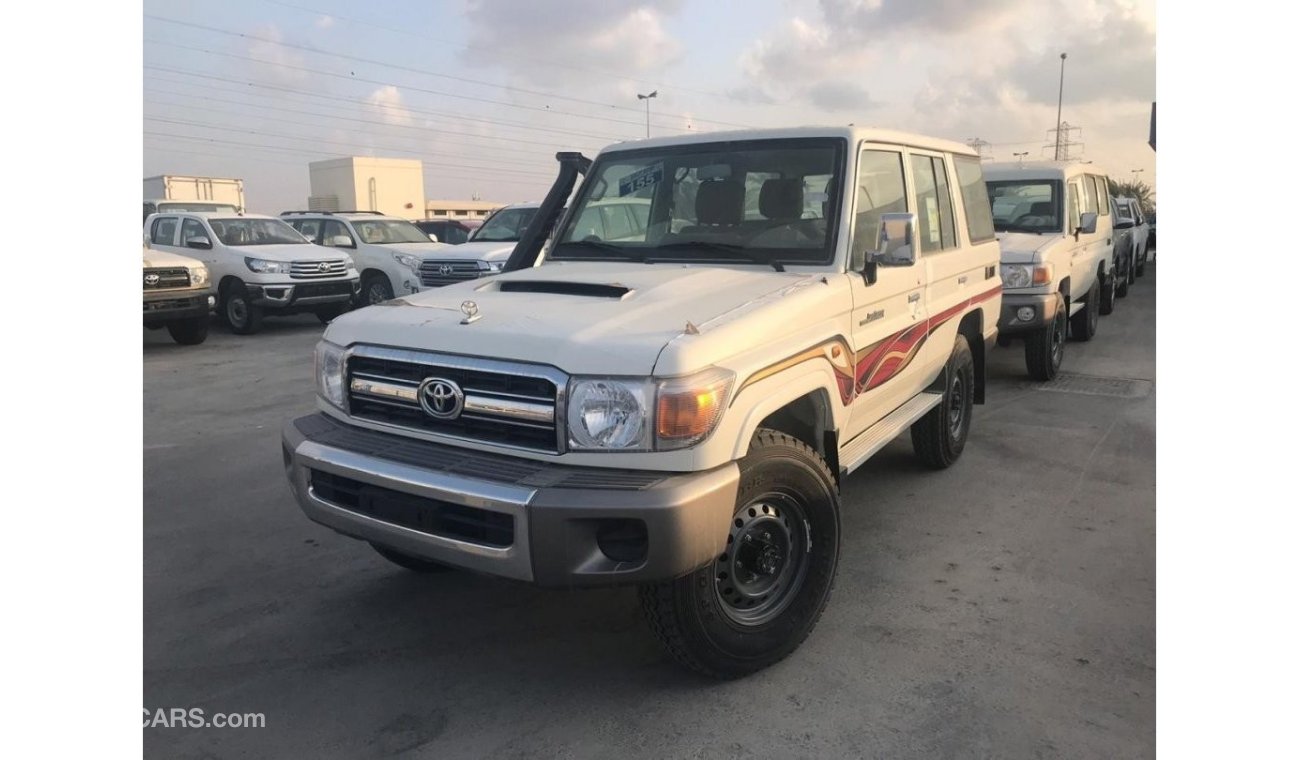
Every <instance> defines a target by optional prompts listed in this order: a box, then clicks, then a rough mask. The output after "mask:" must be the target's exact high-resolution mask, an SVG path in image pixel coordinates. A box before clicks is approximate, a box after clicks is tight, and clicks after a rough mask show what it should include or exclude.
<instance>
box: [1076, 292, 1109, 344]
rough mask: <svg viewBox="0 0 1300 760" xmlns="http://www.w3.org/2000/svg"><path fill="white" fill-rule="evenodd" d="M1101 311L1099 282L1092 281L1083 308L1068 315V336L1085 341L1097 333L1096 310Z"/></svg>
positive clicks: (1081, 341)
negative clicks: (1070, 315)
mask: <svg viewBox="0 0 1300 760" xmlns="http://www.w3.org/2000/svg"><path fill="white" fill-rule="evenodd" d="M1100 311H1101V282H1100V281H1098V282H1094V283H1093V284H1092V289H1091V290H1089V291H1088V299H1087V300H1086V301H1084V302H1083V308H1082V309H1079V311H1077V312H1075V315H1074V316H1073V317H1070V337H1071V338H1074V339H1075V340H1077V341H1079V342H1080V343H1086V342H1088V341H1090V340H1092V336H1094V335H1096V334H1097V319H1098V312H1100Z"/></svg>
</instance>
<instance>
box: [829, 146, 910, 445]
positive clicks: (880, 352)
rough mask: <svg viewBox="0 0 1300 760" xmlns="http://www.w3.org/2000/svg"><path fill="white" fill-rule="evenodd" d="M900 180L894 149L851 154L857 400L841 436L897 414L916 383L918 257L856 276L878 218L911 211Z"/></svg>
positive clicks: (899, 155)
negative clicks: (872, 276) (854, 158)
mask: <svg viewBox="0 0 1300 760" xmlns="http://www.w3.org/2000/svg"><path fill="white" fill-rule="evenodd" d="M906 176H907V175H906V171H905V163H904V154H903V151H902V150H901V149H900V148H898V147H897V146H886V145H873V144H864V145H863V146H862V147H861V149H860V150H859V153H858V165H857V173H856V192H855V193H854V207H853V232H852V240H851V243H850V245H851V248H850V252H851V259H850V265H851V269H852V270H853V271H852V272H850V273H849V277H850V282H851V289H852V292H853V317H852V324H851V329H852V330H853V335H852V343H853V354H854V356H853V364H854V379H855V386H854V387H855V393H856V396H857V398H856V400H854V402H853V406H852V410H851V412H850V414H849V425H848V427H849V430H848V435H849V437H852V436H855V435H857V434H859V433H861V432H862V431H864V430H866V429H867V428H869V427H871V425H873V424H875V423H876V422H877V421H879V420H880V419H881V418H882V417H884V416H885V415H887V414H889V413H890V412H892V411H893V410H894V409H897V408H898V407H899V406H901V405H902V404H903V403H905V402H906V401H907V400H908V399H910V398H911V397H912V396H913V395H915V394H916V393H917V392H919V391H920V389H921V387H922V384H923V383H924V378H923V377H922V372H921V369H920V366H921V364H922V363H921V362H916V361H914V360H915V359H916V356H917V350H918V349H919V348H920V346H921V343H922V342H923V340H924V338H925V328H926V321H925V320H926V306H925V293H924V288H923V286H922V276H923V273H924V265H923V263H922V262H921V261H920V258H921V256H920V255H919V254H918V255H917V262H916V263H915V264H913V265H912V266H910V267H884V266H882V267H877V268H876V281H875V282H874V283H868V282H867V281H866V278H865V277H864V276H863V275H862V274H861V273H862V271H863V270H864V268H865V266H864V262H865V260H866V254H867V251H869V250H871V249H873V248H875V246H876V236H877V233H878V230H879V228H880V218H881V215H883V214H886V213H899V212H904V211H909V210H913V211H914V210H916V205H915V203H916V202H915V199H914V197H913V196H912V195H910V194H909V193H908V192H907V180H906Z"/></svg>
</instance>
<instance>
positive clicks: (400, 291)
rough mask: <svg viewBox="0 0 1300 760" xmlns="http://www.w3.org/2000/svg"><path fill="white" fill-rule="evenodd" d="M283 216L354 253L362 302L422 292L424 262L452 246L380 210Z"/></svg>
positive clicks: (320, 241)
mask: <svg viewBox="0 0 1300 760" xmlns="http://www.w3.org/2000/svg"><path fill="white" fill-rule="evenodd" d="M280 216H281V217H282V218H284V220H285V221H286V222H288V223H289V224H290V225H292V226H293V228H294V229H296V230H298V231H299V232H301V233H302V235H303V237H305V238H307V239H308V240H310V241H312V242H314V243H316V244H317V245H323V246H326V247H329V248H343V249H346V250H347V251H348V253H350V254H351V255H352V258H353V260H354V261H356V263H357V271H358V272H360V273H361V294H360V296H359V297H358V301H359V305H361V306H370V305H371V304H376V303H381V302H383V301H388V300H391V299H392V298H393V297H394V296H399V295H400V296H404V295H410V294H411V293H419V292H420V290H421V289H422V288H423V287H424V286H423V285H422V284H421V283H420V270H421V266H422V265H423V263H424V262H425V261H426V260H427V259H428V258H429V257H430V256H432V255H433V254H435V253H437V252H439V251H441V250H443V249H446V248H450V247H451V246H449V245H446V244H444V243H435V242H433V241H432V240H430V239H429V235H428V234H427V233H425V232H422V231H421V230H420V229H419V228H418V227H416V226H415V225H414V224H412V223H411V222H409V221H408V220H406V219H401V218H398V217H395V216H385V215H384V214H381V213H379V212H378V211H285V212H283V213H282V214H280Z"/></svg>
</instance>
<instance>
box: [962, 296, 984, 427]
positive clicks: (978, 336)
mask: <svg viewBox="0 0 1300 760" xmlns="http://www.w3.org/2000/svg"><path fill="white" fill-rule="evenodd" d="M957 334H958V335H964V336H966V343H967V344H969V345H970V353H971V358H973V359H974V361H975V403H977V404H983V403H984V385H985V381H986V380H987V379H988V375H987V373H986V370H985V364H984V358H985V357H984V354H985V352H986V349H987V346H986V345H985V343H984V310H983V309H972V310H971V311H970V312H968V313H967V314H966V316H964V317H962V318H961V323H960V324H958V325H957Z"/></svg>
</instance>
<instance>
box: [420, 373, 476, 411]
mask: <svg viewBox="0 0 1300 760" xmlns="http://www.w3.org/2000/svg"><path fill="white" fill-rule="evenodd" d="M417 395H418V396H419V399H420V408H422V409H424V411H425V413H427V414H428V415H429V416H430V417H433V418H435V419H439V420H454V419H456V418H457V417H459V416H460V410H461V409H462V408H464V406H465V393H464V392H463V391H461V389H460V386H459V385H456V383H455V382H453V381H451V380H446V379H444V378H441V377H427V378H425V379H424V382H422V383H420V389H419V391H418V393H417Z"/></svg>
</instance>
